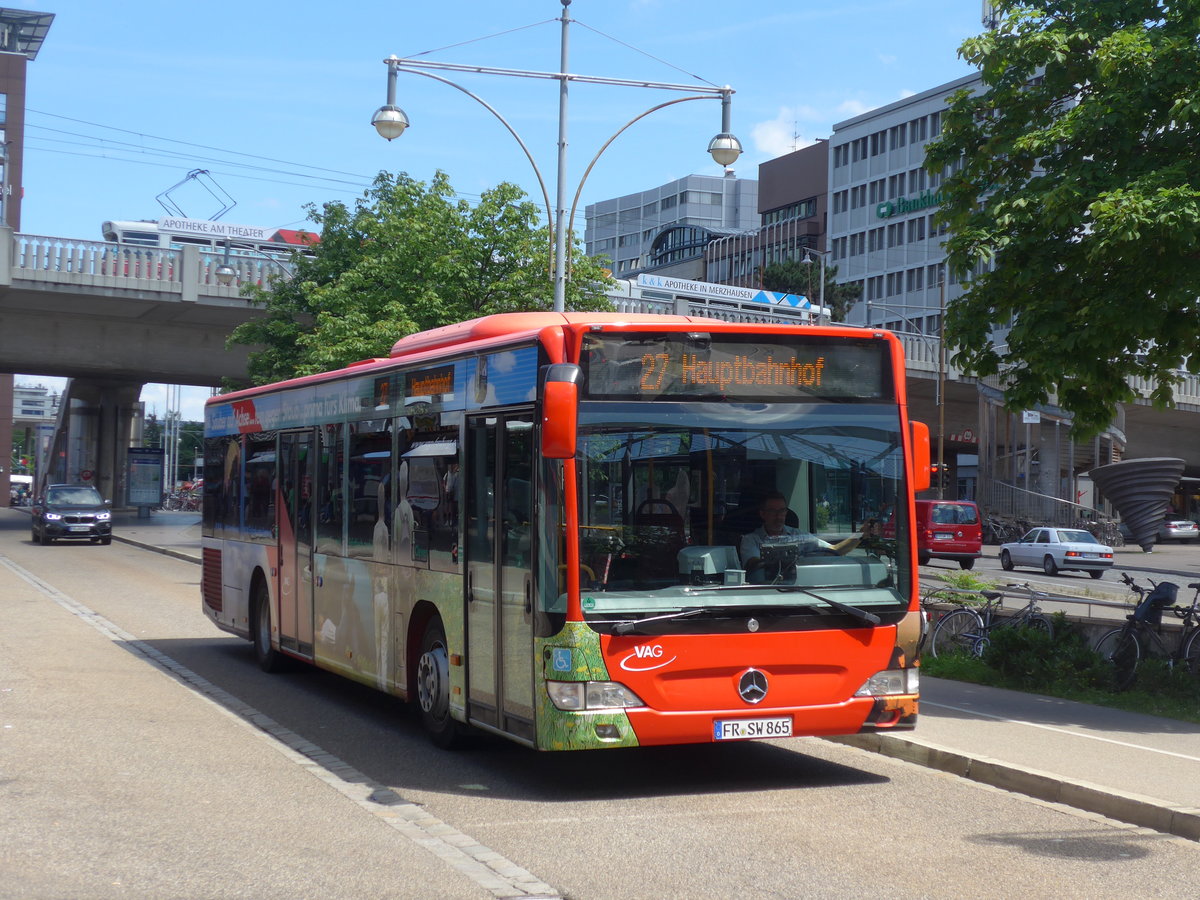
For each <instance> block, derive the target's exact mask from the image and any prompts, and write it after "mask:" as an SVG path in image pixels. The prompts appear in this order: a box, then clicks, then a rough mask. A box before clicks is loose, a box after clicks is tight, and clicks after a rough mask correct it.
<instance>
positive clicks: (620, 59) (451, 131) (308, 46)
mask: <svg viewBox="0 0 1200 900" xmlns="http://www.w3.org/2000/svg"><path fill="white" fill-rule="evenodd" d="M8 5H9V6H13V7H20V8H29V9H36V10H39V11H44V12H52V13H54V14H55V20H54V23H53V25H52V26H51V28H50V31H49V35H48V36H47V39H46V42H45V44H44V46H43V47H42V50H41V53H40V54H39V55H38V58H37V59H36V60H35V61H34V62H32V63H31V64H30V66H29V86H28V96H27V99H26V105H27V109H28V116H27V122H26V155H25V175H24V185H25V196H24V202H23V207H22V222H21V230H22V231H23V232H25V233H30V234H44V235H51V236H61V237H71V238H86V239H96V240H98V239H100V225H101V223H102V222H103V221H105V220H107V219H141V218H146V219H154V218H158V217H159V216H161V215H164V214H165V210H164V209H163V207H162V206H161V205H160V204H159V202H158V201H157V200H156V197H157V196H158V195H159V194H161V193H162V192H164V191H166V190H168V189H170V188H172V187H173V186H174V185H176V184H177V183H178V182H179V181H181V180H182V179H184V178H185V176H186V175H187V173H188V172H189V171H190V170H193V169H206V170H208V171H209V172H210V174H211V176H212V178H213V179H214V180H215V181H216V183H217V184H218V185H219V186H220V187H221V188H222V189H223V190H224V191H225V192H226V193H227V194H228V195H230V197H232V199H233V200H234V201H236V206H235V207H234V208H233V209H232V210H230V211H228V212H226V213H225V214H224V215H223V216H222V218H223V219H224V220H225V221H227V222H233V223H238V224H246V225H260V226H267V227H302V226H303V225H304V224H305V221H306V218H305V211H304V206H305V204H308V203H315V204H318V205H319V204H321V203H324V202H327V201H331V200H333V201H342V202H345V203H352V202H353V200H354V199H355V198H356V197H357V196H360V195H361V193H362V191H363V189H364V188H365V187H366V186H367V185H368V184H369V183H370V180H371V178H372V177H373V176H374V175H375V174H376V173H377V172H379V171H380V170H387V171H392V172H396V171H404V172H407V173H409V174H410V175H412V176H413V177H416V178H419V179H422V180H428V179H429V178H430V177H431V176H432V175H433V173H434V172H435V171H436V170H437V169H439V168H440V169H442V170H444V171H445V172H447V174H448V175H449V177H450V181H451V184H452V185H453V186H454V187H455V188H456V189H457V190H458V191H459V192H460V193H461V194H462V195H463V196H465V197H467V198H468V199H469V198H471V197H473V196H477V195H478V194H479V193H480V192H481V191H483V190H485V189H486V188H488V187H491V186H494V185H496V184H498V183H499V182H501V181H512V182H515V183H517V184H518V185H520V186H521V187H522V188H523V189H524V190H525V191H526V193H528V194H529V195H530V196H531V197H533V198H534V199H535V200H540V197H541V192H540V190H539V189H538V187H537V182H536V180H535V178H534V175H533V170H532V168H531V167H530V164H529V162H528V160H527V159H526V158H525V156H524V155H523V153H522V152H521V150H520V147H519V146H518V144H517V142H516V141H514V140H513V139H512V137H511V136H510V135H509V134H508V133H507V132H506V131H505V130H504V128H503V126H502V125H501V124H500V123H499V122H498V121H497V120H496V119H494V118H493V117H492V116H491V114H490V113H488V112H487V111H486V110H485V109H484V108H483V107H482V106H480V105H479V104H477V103H476V102H475V101H474V100H472V99H471V98H469V97H468V96H466V95H464V94H462V93H460V92H458V91H455V90H454V89H452V88H450V87H447V86H445V85H441V84H438V83H437V82H434V81H432V80H429V79H426V78H422V77H420V76H417V75H412V74H406V73H401V75H400V76H399V81H398V103H399V105H400V106H401V107H403V108H404V109H405V111H406V112H407V113H408V116H409V118H410V120H411V121H412V126H411V128H410V129H409V131H408V132H406V133H405V134H404V135H403V136H402V137H401V138H399V139H397V140H396V141H393V142H391V143H387V142H385V141H384V140H383V139H381V138H380V137H378V136H377V135H376V134H375V131H374V129H373V128H371V126H370V118H371V114H372V113H373V112H374V110H375V109H376V108H377V107H378V106H380V105H381V104H382V103H383V102H384V90H385V85H386V77H385V76H386V68H385V66H384V65H383V63H382V60H383V59H384V57H386V56H389V55H391V54H393V53H394V54H396V55H397V56H410V55H414V54H418V53H425V52H426V51H435V52H432V53H429V54H428V55H427V58H429V59H433V60H439V61H443V62H459V63H470V64H478V65H488V66H498V67H504V68H516V69H533V70H538V71H557V70H558V65H559V35H560V25H559V23H558V22H557V21H555V19H556V18H557V17H558V16H559V15H560V12H561V9H562V7H561V4H560V2H559V0H505V2H496V0H458V2H455V3H452V4H451V3H429V2H412V0H400V2H395V0H393V2H390V3H383V2H375V0H358V2H353V3H347V4H346V5H345V6H341V5H338V4H328V3H321V4H317V3H311V2H307V0H296V2H293V3H291V4H286V5H284V4H275V3H255V2H241V3H232V2H225V0H210V2H208V3H205V4H202V5H201V6H195V5H186V4H168V3H162V2H161V0H156V2H148V0H122V2H121V3H111V4H109V3H96V2H94V0H91V2H80V0H48V2H44V3H43V2H38V3H23V2H15V3H14V2H13V0H10V2H9V4H8ZM980 12H981V3H980V2H977V0H840V2H835V3H829V2H827V0H822V2H816V0H752V2H750V3H746V4H742V5H741V6H740V7H739V8H737V9H736V11H735V8H734V5H732V4H729V3H728V2H722V3H717V2H713V0H574V2H573V3H572V4H571V7H570V13H571V16H572V18H573V19H574V20H575V22H574V24H573V25H572V30H571V40H570V53H571V56H570V69H571V70H572V71H573V72H575V73H578V74H581V75H601V76H611V77H618V78H629V79H635V78H641V79H647V80H652V81H659V82H672V83H681V84H688V83H697V84H715V85H723V84H729V85H731V86H732V87H733V88H734V90H735V91H736V93H735V95H734V98H733V131H734V133H735V134H737V135H738V137H739V138H740V139H741V141H742V144H743V146H744V147H745V149H746V153H745V154H744V155H743V157H742V159H741V160H739V161H738V163H737V165H736V166H735V170H736V171H737V173H738V174H739V175H740V176H742V177H747V178H753V177H756V176H757V166H758V164H759V163H761V162H763V161H764V160H767V159H771V158H773V157H775V156H778V155H780V154H783V153H787V152H789V151H791V150H793V149H796V148H797V147H800V146H804V145H807V144H810V143H812V142H813V140H815V139H816V138H824V137H828V136H829V134H830V132H831V131H832V126H833V124H834V123H835V122H840V121H842V120H844V119H847V118H850V117H851V116H854V115H857V114H858V113H861V112H864V111H866V110H869V109H873V108H875V107H878V106H882V105H884V104H886V103H890V102H891V101H893V100H896V99H899V98H901V97H903V96H906V95H908V94H911V93H916V92H919V91H922V90H926V89H928V88H930V87H934V86H936V85H938V84H941V83H943V82H946V81H950V80H951V79H954V78H958V77H960V76H962V75H965V74H968V73H969V71H970V70H969V68H968V67H967V65H966V64H965V63H964V62H963V61H962V60H961V59H959V58H958V56H957V49H958V47H959V45H960V44H961V43H962V41H963V40H964V39H965V38H967V37H970V36H971V35H974V34H977V33H978V32H979V31H980V30H981V23H980ZM489 36H491V37H489ZM451 77H452V78H453V80H455V81H458V82H459V83H460V84H462V85H463V86H464V87H466V88H468V89H469V90H471V91H472V92H474V93H475V94H477V95H479V96H480V97H482V98H483V99H485V100H486V101H487V102H488V103H490V104H491V105H492V106H494V107H495V108H496V109H497V110H498V111H499V112H500V113H501V114H502V115H503V116H504V117H505V118H506V119H508V121H509V122H510V123H511V124H512V125H513V127H514V128H515V129H516V130H517V132H518V133H519V134H520V135H521V136H522V139H523V140H524V141H525V143H526V144H527V145H528V146H529V148H530V150H531V152H532V153H533V156H534V158H535V160H536V161H537V164H538V166H539V167H540V168H541V170H542V174H543V177H544V178H545V179H546V182H547V185H548V188H549V190H550V192H551V198H552V199H553V192H554V180H555V158H556V157H555V153H556V151H555V142H556V140H557V129H558V124H557V119H558V102H557V84H556V83H555V82H551V81H543V80H535V79H525V78H509V77H500V76H478V75H461V76H459V75H454V76H451ZM677 96H681V95H680V94H666V93H663V92H658V91H652V90H649V89H641V88H626V87H613V86H593V85H575V86H574V87H573V88H572V90H571V95H570V111H569V116H568V122H569V135H568V141H569V149H568V165H567V169H568V178H567V184H568V189H569V191H570V192H571V193H573V192H574V191H575V189H576V187H577V186H578V184H579V180H580V178H581V177H582V175H583V172H584V170H585V168H586V167H587V164H588V162H589V161H590V160H591V159H592V157H593V156H594V154H595V153H596V152H597V151H598V150H599V149H600V147H601V146H602V145H603V143H604V142H605V141H606V140H607V139H608V137H609V136H610V135H611V134H612V133H613V132H614V131H616V130H617V129H618V128H620V127H621V126H622V125H624V124H625V123H626V122H627V121H629V120H630V119H632V118H633V117H635V116H637V115H638V114H639V113H641V112H642V111H644V110H646V109H648V108H649V107H651V106H654V105H656V104H658V103H661V102H663V101H664V100H669V99H672V98H674V97H677ZM719 126H720V105H719V103H717V102H715V101H712V100H707V101H699V102H694V103H691V102H689V103H681V104H677V105H676V106H673V107H670V108H669V109H666V110H662V111H660V112H658V113H655V114H653V115H651V116H649V117H647V118H646V119H644V120H642V121H641V122H639V123H638V124H636V125H634V126H633V127H632V128H631V129H629V131H627V132H625V133H624V134H623V135H622V136H621V137H620V138H618V139H617V141H616V142H615V143H614V144H613V145H612V146H611V147H610V148H609V149H608V150H607V151H605V153H604V155H603V156H602V157H601V158H600V160H599V161H598V162H597V164H596V167H595V168H594V170H593V171H592V173H591V175H590V176H589V177H588V181H587V184H586V186H585V188H584V191H583V196H582V201H581V204H580V206H581V210H582V207H583V206H584V205H585V204H587V203H589V202H595V201H597V200H602V199H606V198H608V197H613V196H618V195H621V194H626V193H630V192H633V191H639V190H646V189H649V188H652V187H655V186H657V185H659V184H662V183H664V182H666V181H670V180H672V179H674V178H679V177H682V176H684V175H688V174H691V173H701V174H719V172H720V170H719V168H718V167H717V166H716V164H715V163H713V162H712V161H711V159H709V157H708V155H707V154H706V153H705V148H706V147H707V144H708V141H709V139H710V138H711V137H712V136H713V135H714V134H715V133H716V132H717V131H719V130H720V128H719ZM170 196H171V199H173V200H174V201H175V202H176V203H177V204H178V205H179V206H180V207H181V208H182V210H183V212H184V213H185V214H186V215H187V216H188V217H190V218H197V219H206V218H212V217H213V216H214V215H215V214H216V212H217V211H218V210H219V209H220V205H221V204H220V203H219V202H218V201H217V200H216V199H215V198H214V197H212V196H211V195H209V194H208V193H206V192H203V191H201V190H200V189H198V188H197V187H196V186H195V183H194V182H193V183H188V184H185V185H184V186H183V187H181V188H178V189H176V190H174V191H172V193H171V195H170ZM578 225H579V227H580V229H582V221H579V222H578ZM42 380H43V381H45V379H42ZM204 393H205V392H203V391H195V390H190V391H185V398H186V400H187V402H186V403H185V407H184V415H185V417H186V418H193V417H197V415H198V404H197V403H196V398H197V397H202V396H203V395H204ZM144 396H145V399H146V400H147V401H148V403H149V404H150V406H151V407H153V406H154V405H155V404H156V402H157V403H158V404H159V411H160V412H161V411H162V409H163V406H162V403H163V400H162V391H161V389H158V388H151V387H148V388H147V393H146V395H144Z"/></svg>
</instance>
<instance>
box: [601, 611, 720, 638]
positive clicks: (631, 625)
mask: <svg viewBox="0 0 1200 900" xmlns="http://www.w3.org/2000/svg"><path fill="white" fill-rule="evenodd" d="M706 611H707V610H705V608H704V607H703V606H689V607H687V608H686V609H681V610H679V611H678V612H673V613H665V614H664V615H661V616H647V617H646V618H644V619H628V620H626V621H624V622H617V623H616V624H615V625H613V629H612V631H613V634H633V632H634V630H635V629H637V627H638V626H639V625H642V624H644V623H646V622H661V621H664V620H666V619H686V618H688V617H690V616H698V615H700V613H702V612H706Z"/></svg>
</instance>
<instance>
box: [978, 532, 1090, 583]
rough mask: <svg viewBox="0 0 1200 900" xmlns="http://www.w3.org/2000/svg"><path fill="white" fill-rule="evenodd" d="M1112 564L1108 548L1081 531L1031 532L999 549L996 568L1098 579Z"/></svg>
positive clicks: (1088, 533) (1002, 545)
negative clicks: (1026, 568)
mask: <svg viewBox="0 0 1200 900" xmlns="http://www.w3.org/2000/svg"><path fill="white" fill-rule="evenodd" d="M1112 564H1113V551H1112V547H1106V546H1105V545H1104V544H1101V543H1100V542H1099V541H1098V540H1096V539H1095V538H1094V537H1093V536H1092V534H1091V532H1088V531H1084V530H1083V529H1081V528H1031V529H1030V530H1029V531H1028V532H1027V533H1026V534H1025V536H1024V537H1023V538H1021V539H1020V540H1019V541H1012V542H1011V543H1008V544H1001V545H1000V565H1001V566H1003V567H1004V569H1005V570H1007V571H1011V570H1012V569H1013V568H1014V567H1015V566H1034V567H1036V568H1039V569H1041V570H1042V571H1043V572H1045V573H1046V574H1047V575H1057V574H1058V573H1059V572H1060V571H1071V570H1074V571H1077V572H1087V573H1088V574H1089V575H1091V576H1092V577H1093V578H1099V577H1100V576H1101V575H1103V574H1104V571H1105V569H1111V568H1112Z"/></svg>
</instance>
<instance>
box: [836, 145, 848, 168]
mask: <svg viewBox="0 0 1200 900" xmlns="http://www.w3.org/2000/svg"><path fill="white" fill-rule="evenodd" d="M849 164H850V145H849V144H838V145H837V146H836V147H834V148H833V167H834V168H835V169H840V168H841V167H842V166H846V165H849Z"/></svg>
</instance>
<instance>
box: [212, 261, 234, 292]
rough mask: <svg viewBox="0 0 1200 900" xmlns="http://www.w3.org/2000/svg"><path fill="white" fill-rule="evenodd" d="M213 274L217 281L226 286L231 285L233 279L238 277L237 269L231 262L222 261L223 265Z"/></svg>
mask: <svg viewBox="0 0 1200 900" xmlns="http://www.w3.org/2000/svg"><path fill="white" fill-rule="evenodd" d="M213 274H214V275H215V276H216V277H217V281H219V282H220V283H221V284H223V285H224V286H225V287H229V285H231V284H233V280H234V279H235V278H237V270H236V269H234V267H233V266H231V265H230V264H229V263H221V265H219V266H217V268H216V270H215V271H214V272H213Z"/></svg>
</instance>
